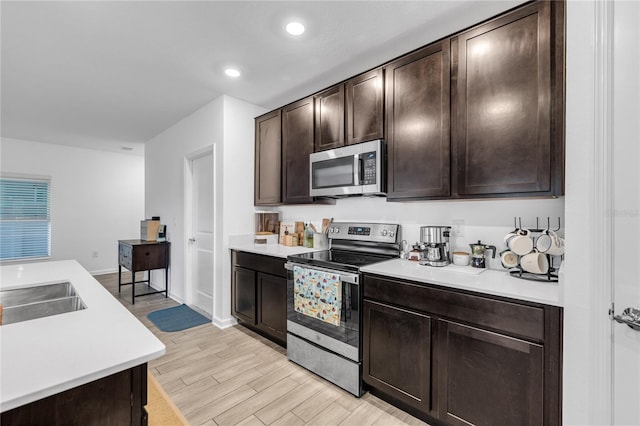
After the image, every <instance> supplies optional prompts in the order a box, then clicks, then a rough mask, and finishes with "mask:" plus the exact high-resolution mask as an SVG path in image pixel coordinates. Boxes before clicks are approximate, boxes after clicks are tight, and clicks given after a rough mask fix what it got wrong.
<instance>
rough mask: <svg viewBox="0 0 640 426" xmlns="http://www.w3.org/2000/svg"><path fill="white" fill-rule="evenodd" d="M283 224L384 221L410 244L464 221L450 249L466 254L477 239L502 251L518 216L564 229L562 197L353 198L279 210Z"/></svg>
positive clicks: (527, 221)
mask: <svg viewBox="0 0 640 426" xmlns="http://www.w3.org/2000/svg"><path fill="white" fill-rule="evenodd" d="M274 210H277V211H280V217H281V218H282V219H283V220H288V221H294V220H309V221H311V222H313V223H314V224H316V227H317V226H319V224H320V222H321V220H322V218H332V217H333V218H334V219H335V220H336V221H345V220H346V221H349V220H357V221H371V222H389V223H399V224H401V225H402V238H403V239H405V240H407V242H408V243H409V244H412V243H415V242H416V241H419V240H420V226H425V225H451V224H452V223H453V221H459V220H462V221H464V232H463V234H464V235H461V236H454V237H452V239H451V245H452V248H454V249H466V250H467V251H469V246H468V244H469V243H475V242H477V241H478V240H482V242H483V243H486V244H490V245H495V246H496V247H497V248H498V252H500V251H501V250H502V249H504V248H506V247H504V242H503V237H504V236H505V235H506V234H507V233H509V232H511V231H512V230H513V218H514V216H516V217H519V218H522V225H523V226H525V227H528V228H535V226H536V216H537V217H539V218H540V226H541V227H546V226H547V217H549V218H550V222H551V226H552V227H554V228H555V227H557V223H558V218H560V221H561V226H562V228H564V198H562V197H560V198H556V199H551V198H542V199H515V200H514V199H511V200H505V199H495V200H447V201H413V202H387V201H386V198H378V197H375V198H369V197H366V198H363V197H353V198H347V199H339V200H336V204H335V205H318V206H281V207H279V208H277V209H274ZM490 265H491V267H492V268H495V269H499V268H501V266H500V262H499V259H498V258H497V257H496V259H492V260H490Z"/></svg>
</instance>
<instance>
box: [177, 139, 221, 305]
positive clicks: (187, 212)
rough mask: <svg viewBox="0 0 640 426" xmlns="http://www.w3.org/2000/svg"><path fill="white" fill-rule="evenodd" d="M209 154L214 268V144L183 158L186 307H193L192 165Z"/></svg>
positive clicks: (215, 253)
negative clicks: (211, 183) (211, 173)
mask: <svg viewBox="0 0 640 426" xmlns="http://www.w3.org/2000/svg"><path fill="white" fill-rule="evenodd" d="M209 154H211V161H212V163H211V167H212V168H213V255H212V256H213V259H212V260H211V263H212V264H213V265H214V267H215V258H216V256H217V246H218V244H217V242H218V239H219V238H220V236H219V235H218V232H217V229H218V226H217V223H218V214H217V211H218V209H217V204H218V194H217V191H216V188H217V184H216V180H217V176H216V149H215V144H211V145H207V146H205V147H204V148H200V149H198V150H196V151H193V152H190V153H189V154H187V155H185V156H184V162H183V164H184V166H183V169H184V190H183V193H184V200H183V203H184V228H183V229H184V235H183V243H184V247H183V249H184V274H183V276H184V283H185V303H186V304H187V305H190V306H192V305H193V302H194V301H193V290H194V288H195V283H194V282H193V271H192V269H193V268H192V265H193V260H194V259H193V257H194V256H193V250H192V249H191V244H190V243H189V238H191V237H192V236H193V171H192V164H193V160H195V159H198V158H200V157H204V156H206V155H209ZM215 289H216V282H215V274H214V282H213V292H212V293H213V295H214V297H215V294H216V292H215ZM213 305H215V301H214V302H213V304H212V306H211V312H212V314H213V309H214V306H213Z"/></svg>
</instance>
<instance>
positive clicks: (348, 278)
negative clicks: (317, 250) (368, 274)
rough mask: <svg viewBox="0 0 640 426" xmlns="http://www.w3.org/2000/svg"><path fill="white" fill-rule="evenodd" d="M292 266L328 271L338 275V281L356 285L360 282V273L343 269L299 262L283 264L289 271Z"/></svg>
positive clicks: (291, 269)
mask: <svg viewBox="0 0 640 426" xmlns="http://www.w3.org/2000/svg"><path fill="white" fill-rule="evenodd" d="M294 266H299V267H301V268H304V269H312V270H314V271H320V272H328V273H330V274H336V275H339V276H340V281H342V282H344V283H349V284H355V285H358V284H359V282H360V275H359V274H352V273H350V272H345V271H337V270H335V269H327V268H319V267H317V266H311V265H304V264H300V263H291V262H287V263H285V264H284V268H285V269H287V270H289V271H293V267H294Z"/></svg>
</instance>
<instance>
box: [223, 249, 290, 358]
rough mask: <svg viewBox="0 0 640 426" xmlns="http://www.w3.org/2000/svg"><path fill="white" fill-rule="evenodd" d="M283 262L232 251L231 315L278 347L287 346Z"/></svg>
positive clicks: (285, 276) (285, 279)
mask: <svg viewBox="0 0 640 426" xmlns="http://www.w3.org/2000/svg"><path fill="white" fill-rule="evenodd" d="M285 261H286V259H284V258H277V257H271V256H265V255H260V254H255V253H247V252H242V251H236V250H232V251H231V270H232V271H233V273H232V277H231V314H232V315H233V316H234V317H236V318H237V319H238V320H239V322H240V324H241V325H244V326H246V327H248V328H250V329H252V330H253V331H256V332H258V333H259V334H261V335H263V336H265V337H267V338H268V339H270V340H273V341H274V342H276V343H278V344H279V345H281V346H286V343H287V274H286V270H285V269H284V263H285Z"/></svg>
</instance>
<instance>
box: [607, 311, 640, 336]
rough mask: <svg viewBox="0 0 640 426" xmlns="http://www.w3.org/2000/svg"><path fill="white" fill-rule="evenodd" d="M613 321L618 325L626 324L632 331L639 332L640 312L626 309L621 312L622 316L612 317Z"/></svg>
mask: <svg viewBox="0 0 640 426" xmlns="http://www.w3.org/2000/svg"><path fill="white" fill-rule="evenodd" d="M613 319H614V320H615V321H616V322H619V323H620V324H627V325H628V326H629V327H631V328H633V329H634V330H637V331H640V310H638V309H635V308H627V309H625V310H624V311H622V315H614V317H613Z"/></svg>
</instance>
